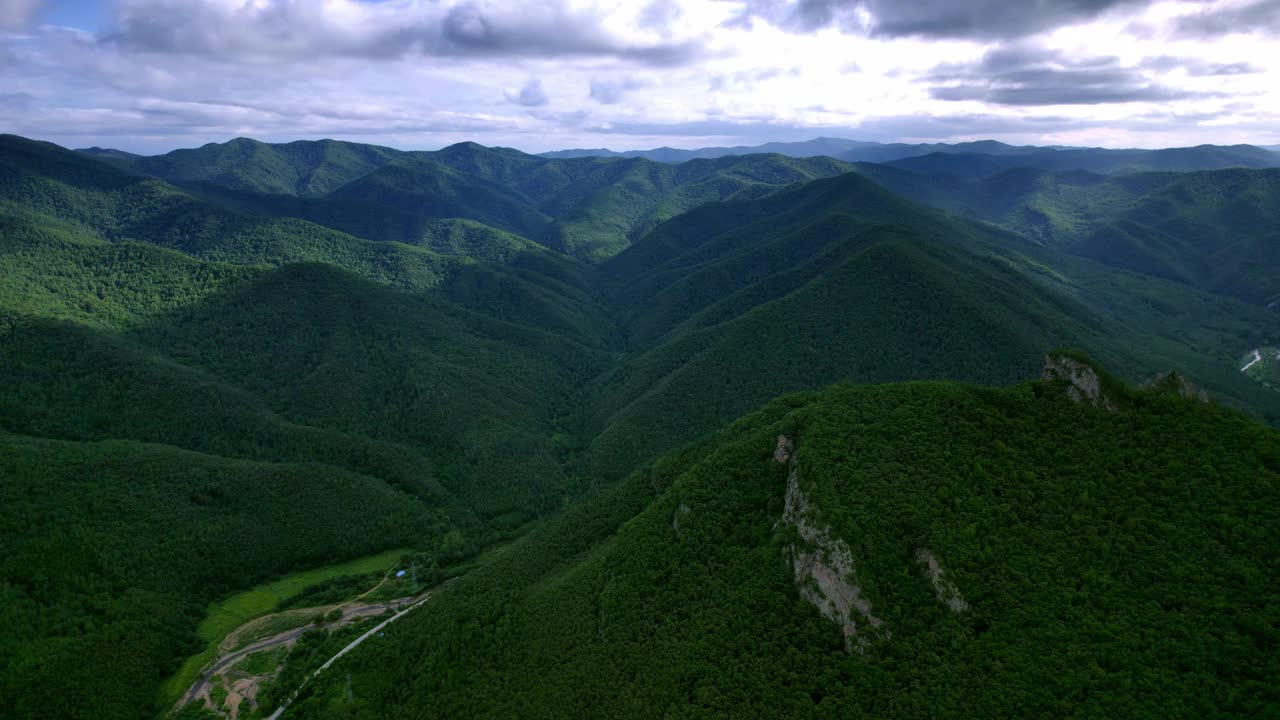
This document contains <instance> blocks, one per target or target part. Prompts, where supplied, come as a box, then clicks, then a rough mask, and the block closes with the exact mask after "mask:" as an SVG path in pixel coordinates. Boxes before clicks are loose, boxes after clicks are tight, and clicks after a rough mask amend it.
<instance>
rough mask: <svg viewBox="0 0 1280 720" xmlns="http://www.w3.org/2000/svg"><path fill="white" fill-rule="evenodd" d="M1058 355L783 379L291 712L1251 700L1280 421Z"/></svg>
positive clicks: (954, 711)
mask: <svg viewBox="0 0 1280 720" xmlns="http://www.w3.org/2000/svg"><path fill="white" fill-rule="evenodd" d="M1053 362H1054V364H1055V365H1057V366H1058V367H1063V368H1064V369H1066V368H1065V366H1063V365H1062V363H1064V362H1066V363H1071V366H1070V370H1069V371H1070V372H1079V373H1080V374H1079V375H1077V376H1076V377H1077V379H1078V380H1080V381H1083V382H1082V383H1081V384H1080V385H1071V384H1069V383H1068V382H1064V381H1062V380H1060V379H1056V377H1057V376H1055V379H1053V380H1049V381H1038V382H1032V383H1024V384H1020V385H1016V386H1013V387H1010V388H1005V389H991V388H979V387H970V386H964V385H955V384H951V383H909V384H899V385H881V386H869V387H850V386H839V387H835V388H831V389H829V390H825V391H822V392H813V393H803V394H799V395H794V396H787V397H784V398H782V399H780V400H777V401H775V402H774V403H772V404H770V405H768V406H767V407H766V408H765V409H764V410H762V411H759V412H756V413H754V414H751V415H748V416H746V417H744V418H742V419H740V420H738V421H737V422H735V423H733V424H732V425H730V426H729V427H728V428H727V429H726V430H723V431H721V432H720V433H718V434H717V435H715V436H714V437H711V438H709V439H706V440H704V441H702V442H699V443H695V444H693V445H691V446H689V447H687V448H685V449H684V450H682V451H680V452H677V453H674V454H671V455H668V456H666V457H664V458H662V459H660V460H658V461H656V462H655V463H653V464H652V465H649V466H647V467H645V468H644V469H642V470H640V471H638V472H636V473H634V474H632V475H631V476H630V477H629V478H628V479H627V480H625V481H624V482H622V483H620V484H618V485H616V486H614V487H612V488H610V489H609V490H607V491H605V492H603V493H601V494H599V495H597V496H596V497H594V498H592V499H591V500H589V501H587V502H586V503H584V504H582V505H580V506H578V507H576V508H573V509H571V510H570V511H568V512H566V513H565V514H564V515H563V516H562V517H560V518H558V519H556V520H555V521H553V522H551V523H550V524H548V525H547V526H545V527H542V528H539V529H538V530H536V531H534V532H533V533H531V534H530V535H529V536H528V537H526V538H524V539H523V540H522V541H521V542H520V543H519V544H518V546H517V547H516V548H515V549H513V550H512V551H511V552H509V553H508V554H506V555H505V556H504V557H503V558H502V559H500V560H498V561H495V562H494V563H493V564H492V565H491V566H489V567H486V568H484V569H482V570H480V571H477V572H475V573H473V574H472V575H469V576H467V577H465V578H463V579H461V580H460V581H459V582H458V583H457V584H456V586H455V587H452V588H451V589H450V591H449V592H448V593H446V594H442V595H441V597H440V598H439V600H438V601H434V600H433V602H432V603H431V604H430V605H429V606H428V607H426V608H425V609H424V611H423V612H421V613H419V614H417V615H416V616H414V617H412V618H410V619H408V620H407V621H406V626H404V627H402V628H400V632H398V633H396V634H394V636H390V635H389V636H388V638H387V639H386V641H385V642H380V643H377V644H372V645H368V646H366V647H363V648H361V650H360V651H359V652H358V653H357V654H356V655H355V656H354V657H352V658H351V659H350V660H349V661H348V662H346V663H345V664H344V665H343V666H342V670H344V671H346V672H350V673H351V678H350V681H349V682H348V680H347V676H346V674H345V673H329V674H327V675H324V676H321V677H320V678H319V679H318V681H316V682H312V683H310V684H309V685H308V686H307V688H306V689H305V690H304V695H303V697H302V698H300V699H299V701H298V702H295V703H294V704H293V705H292V706H291V707H290V709H289V712H288V716H291V717H297V718H330V717H353V718H381V717H402V716H409V715H411V716H414V717H423V718H433V717H458V716H463V715H467V716H486V717H515V716H519V717H524V718H558V717H564V716H566V715H571V716H579V717H602V718H603V717H609V718H627V717H635V718H649V717H654V716H678V717H720V716H734V717H736V716H744V717H747V716H749V717H759V718H806V717H848V716H873V717H883V718H937V717H956V718H971V717H1014V716H1016V717H1026V716H1063V715H1070V716H1073V717H1136V716H1145V715H1147V714H1155V715H1159V716H1163V717H1187V716H1198V717H1247V716H1257V715H1265V714H1266V713H1267V712H1269V709H1270V708H1274V707H1276V706H1277V703H1280V689H1278V688H1277V686H1276V684H1275V683H1274V677H1275V675H1276V673H1277V672H1280V664H1278V662H1280V660H1278V659H1277V658H1278V657H1280V656H1278V655H1277V654H1276V653H1275V652H1274V650H1275V646H1276V639H1277V634H1276V629H1277V627H1280V614H1277V612H1278V611H1277V607H1280V596H1278V595H1277V592H1278V587H1280V586H1277V585H1276V583H1274V582H1272V580H1274V578H1275V577H1276V576H1277V572H1278V571H1280V568H1278V567H1277V565H1276V559H1275V554H1274V553H1273V552H1272V551H1271V548H1272V547H1274V546H1275V544H1276V543H1277V542H1280V536H1278V535H1277V532H1278V528H1280V435H1277V434H1276V433H1275V432H1274V431H1273V430H1269V429H1267V428H1264V427H1262V426H1260V425H1257V424H1254V423H1252V422H1250V421H1248V420H1247V419H1245V418H1244V417H1242V416H1240V415H1238V414H1236V413H1233V412H1230V411H1224V410H1222V409H1219V408H1215V407H1211V406H1207V405H1203V404H1200V403H1199V401H1197V400H1189V399H1185V398H1183V397H1181V396H1180V395H1178V394H1177V393H1173V392H1167V391H1157V390H1150V391H1143V392H1135V391H1132V390H1129V389H1126V388H1124V387H1122V386H1120V385H1119V384H1118V383H1116V382H1114V381H1111V380H1109V379H1108V378H1107V377H1106V376H1105V375H1102V376H1101V377H1099V375H1098V374H1097V373H1098V371H1096V370H1094V369H1092V368H1090V367H1089V366H1088V365H1086V364H1084V363H1081V362H1079V361H1078V360H1075V359H1073V358H1054V360H1053ZM1090 381H1096V382H1097V383H1098V384H1100V385H1101V387H1102V388H1104V390H1103V391H1101V392H1096V390H1097V385H1095V386H1094V390H1095V393H1094V394H1091V395H1087V396H1081V395H1076V397H1078V398H1081V399H1082V400H1083V402H1074V401H1072V400H1071V399H1069V392H1070V391H1072V390H1074V391H1076V392H1079V391H1080V388H1081V387H1086V386H1088V385H1089V382H1090ZM1107 407H1111V408H1112V409H1111V410H1108V409H1107Z"/></svg>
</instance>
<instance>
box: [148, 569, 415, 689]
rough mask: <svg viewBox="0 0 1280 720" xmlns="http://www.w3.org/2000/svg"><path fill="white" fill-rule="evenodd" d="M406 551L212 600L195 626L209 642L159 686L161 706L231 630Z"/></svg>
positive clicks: (310, 572)
mask: <svg viewBox="0 0 1280 720" xmlns="http://www.w3.org/2000/svg"><path fill="white" fill-rule="evenodd" d="M407 552H409V550H407V549H405V548H400V549H397V550H387V551H386V552H382V553H379V554H377V555H370V556H368V557H363V558H357V559H355V560H350V561H348V562H345V563H339V564H337V565H325V566H324V567H318V568H314V569H311V570H304V571H302V572H298V573H293V574H291V575H286V576H285V577H282V578H280V579H279V580H275V581H272V582H269V583H265V584H263V585H259V586H258V587H255V588H253V589H251V590H246V591H244V592H242V593H237V594H235V595H232V596H231V597H229V598H227V599H226V600H223V601H222V602H216V603H211V604H210V605H209V612H208V614H206V615H205V618H204V620H203V621H201V623H200V627H199V628H197V630H196V632H197V633H198V634H199V635H200V638H201V639H202V640H204V641H205V643H206V645H205V649H204V650H203V651H202V652H200V653H199V654H197V655H192V656H191V657H189V658H187V660H186V662H184V663H182V667H181V668H179V669H178V671H177V672H176V673H174V674H173V675H172V676H171V677H170V678H169V679H168V680H166V681H165V683H164V685H162V686H161V687H160V702H161V707H169V706H170V705H172V704H173V703H175V702H177V700H178V698H179V697H180V696H181V695H182V693H183V692H184V691H186V689H187V688H188V687H190V686H191V683H193V682H195V680H196V678H197V677H199V676H200V670H201V668H203V667H204V666H205V665H206V664H207V663H209V661H211V660H213V659H214V657H215V655H216V653H217V648H218V645H219V644H220V643H221V642H222V640H223V638H225V637H226V636H227V635H228V634H229V633H231V631H233V630H235V629H236V628H238V627H240V626H241V625H243V624H244V623H246V622H248V621H250V620H252V619H254V618H256V617H260V616H262V615H266V614H267V613H269V612H271V611H272V610H275V609H276V607H277V606H279V605H280V603H282V602H284V601H285V600H287V599H289V598H290V597H293V596H294V595H297V594H298V593H300V592H302V591H303V590H305V589H306V588H308V587H310V586H312V585H315V584H316V583H320V582H324V581H325V580H328V579H330V578H335V577H339V576H341V575H352V574H356V573H367V572H373V571H376V570H387V569H389V568H391V567H392V566H393V565H395V564H396V561H398V560H399V559H400V557H401V556H403V555H404V554H405V553H407Z"/></svg>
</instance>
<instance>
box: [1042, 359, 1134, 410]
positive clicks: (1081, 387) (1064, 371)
mask: <svg viewBox="0 0 1280 720" xmlns="http://www.w3.org/2000/svg"><path fill="white" fill-rule="evenodd" d="M1040 379H1041V380H1062V381H1065V382H1066V383H1067V397H1069V398H1071V399H1072V400H1073V401H1075V402H1077V403H1084V404H1086V405H1092V406H1093V407H1098V408H1102V409H1104V410H1109V411H1111V412H1116V411H1117V410H1119V407H1118V406H1117V405H1116V403H1115V401H1114V400H1112V399H1111V398H1110V397H1107V394H1106V392H1105V391H1104V390H1103V387H1102V378H1100V377H1098V372H1097V371H1096V370H1094V369H1093V366H1091V365H1089V363H1086V362H1083V361H1081V360H1077V359H1075V358H1072V357H1068V356H1066V355H1046V356H1045V358H1044V372H1042V373H1041V374H1040Z"/></svg>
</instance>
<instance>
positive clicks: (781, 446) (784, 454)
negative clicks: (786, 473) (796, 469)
mask: <svg viewBox="0 0 1280 720" xmlns="http://www.w3.org/2000/svg"><path fill="white" fill-rule="evenodd" d="M794 447H795V446H794V445H792V444H791V438H789V437H787V436H786V435H779V436H778V446H777V447H775V448H774V449H773V461H774V462H777V463H784V464H785V463H786V462H787V461H788V460H790V459H791V452H792V450H793V449H794Z"/></svg>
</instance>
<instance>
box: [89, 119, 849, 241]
mask: <svg viewBox="0 0 1280 720" xmlns="http://www.w3.org/2000/svg"><path fill="white" fill-rule="evenodd" d="M99 154H100V153H99ZM116 164H118V165H121V166H122V167H126V168H129V169H131V170H133V171H134V172H137V173H141V174H146V175H150V176H154V177H157V178H160V179H163V180H166V181H169V182H172V183H175V184H177V185H179V186H181V187H183V188H185V189H187V190H188V191H190V192H193V193H194V194H196V195H199V196H200V197H202V198H204V199H206V200H209V201H212V202H214V203H215V204H218V205H221V206H224V207H228V208H231V209H234V210H239V211H243V212H249V213H252V214H256V215H263V216H270V217H292V218H300V219H305V220H310V221H312V222H315V223H318V224H320V225H325V226H327V227H330V228H333V229H336V230H340V231H343V232H348V233H351V234H354V235H358V236H360V237H364V238H369V239H373V240H394V241H398V242H403V243H407V244H410V245H419V246H425V247H430V248H435V249H439V248H440V241H439V240H438V238H440V237H441V236H450V235H454V234H457V232H458V230H457V224H458V222H459V220H460V219H465V220H471V221H475V222H478V223H480V224H482V225H484V226H485V227H483V228H482V227H477V226H474V225H472V226H470V227H467V228H466V229H465V232H466V233H467V234H469V235H472V236H477V237H479V238H481V240H480V242H479V243H476V244H480V245H483V246H489V245H492V244H509V243H510V239H509V238H506V237H504V236H503V234H502V233H503V232H505V233H515V234H517V235H519V236H521V237H524V238H528V239H530V240H533V241H535V242H538V243H541V244H542V245H544V246H546V247H549V248H553V249H555V250H559V251H561V252H564V253H566V254H569V255H573V256H575V257H580V258H586V259H594V260H600V259H603V258H605V257H608V256H609V255H612V254H614V253H616V252H618V251H619V250H621V249H623V248H625V247H626V246H627V245H628V244H629V243H630V241H632V240H634V239H636V238H638V237H640V236H641V235H643V234H644V233H645V232H647V231H648V230H650V229H651V228H652V227H653V226H654V225H656V224H657V223H659V222H661V221H663V220H666V219H668V218H670V217H673V216H675V215H678V214H679V213H681V212H684V211H685V210H688V209H691V208H693V207H697V206H698V205H700V204H703V203H706V202H710V201H715V200H728V199H732V198H753V197H759V196H761V195H763V194H766V193H768V192H772V191H773V190H775V189H777V188H778V187H780V186H784V185H787V184H789V183H793V182H802V181H806V180H812V179H814V178H818V177H827V176H830V175H835V174H838V173H842V172H848V171H849V170H851V169H852V166H851V165H848V164H846V163H842V162H839V161H835V160H832V159H830V158H811V159H807V160H799V159H793V158H787V157H781V156H777V155H758V156H750V157H731V158H725V159H723V160H716V161H705V162H697V163H689V164H687V165H682V166H679V167H673V166H670V165H668V164H665V163H656V162H651V161H648V160H640V159H599V158H583V159H575V160H551V159H547V158H541V157H537V156H534V155H526V154H524V153H522V152H519V151H517V150H511V149H509V148H486V147H483V146H480V145H477V144H475V143H459V144H457V145H453V146H450V147H447V148H445V149H443V150H440V151H437V152H401V151H395V150H391V149H389V148H382V147H378V146H373V145H360V144H356V143H346V142H335V141H331V140H322V141H298V142H292V143H287V144H282V145H269V144H266V143H260V142H257V141H254V140H248V139H243V138H242V139H239V140H233V141H231V142H229V143H223V144H220V145H219V144H209V145H205V146H203V147H200V148H196V149H193V150H175V151H174V152H171V153H168V154H166V155H160V156H156V157H134V158H133V159H132V160H130V161H128V162H123V161H120V162H116Z"/></svg>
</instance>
